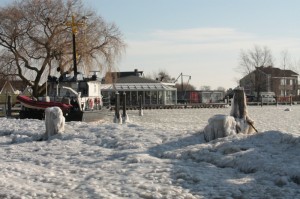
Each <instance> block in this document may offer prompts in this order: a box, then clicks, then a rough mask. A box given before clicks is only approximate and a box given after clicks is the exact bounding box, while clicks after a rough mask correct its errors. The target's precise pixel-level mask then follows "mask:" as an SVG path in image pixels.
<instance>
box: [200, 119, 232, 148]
mask: <svg viewBox="0 0 300 199" xmlns="http://www.w3.org/2000/svg"><path fill="white" fill-rule="evenodd" d="M234 134H236V121H235V119H234V117H232V116H228V115H214V116H213V117H211V118H209V120H208V125H207V126H206V127H205V128H204V139H205V141H207V142H209V141H211V140H214V139H217V138H222V137H226V136H229V135H234Z"/></svg>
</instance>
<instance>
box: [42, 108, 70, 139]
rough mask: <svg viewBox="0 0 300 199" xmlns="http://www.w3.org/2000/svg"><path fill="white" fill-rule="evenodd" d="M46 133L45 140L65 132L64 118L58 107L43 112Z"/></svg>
mask: <svg viewBox="0 0 300 199" xmlns="http://www.w3.org/2000/svg"><path fill="white" fill-rule="evenodd" d="M45 124H46V133H45V139H49V138H50V137H51V136H53V135H56V134H58V133H63V132H64V130H65V117H64V115H63V112H62V111H61V109H60V108H59V107H56V106H55V107H49V108H46V110H45Z"/></svg>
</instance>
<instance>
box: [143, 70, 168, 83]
mask: <svg viewBox="0 0 300 199" xmlns="http://www.w3.org/2000/svg"><path fill="white" fill-rule="evenodd" d="M149 77H150V79H155V80H157V81H160V82H173V81H174V78H172V77H171V76H170V74H169V73H168V72H167V71H165V70H159V71H158V72H153V74H152V77H151V76H149ZM149 77H148V78H149Z"/></svg>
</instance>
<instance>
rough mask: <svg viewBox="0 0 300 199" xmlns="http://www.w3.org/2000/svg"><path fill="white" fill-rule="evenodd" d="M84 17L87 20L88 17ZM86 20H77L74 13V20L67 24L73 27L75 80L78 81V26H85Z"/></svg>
mask: <svg viewBox="0 0 300 199" xmlns="http://www.w3.org/2000/svg"><path fill="white" fill-rule="evenodd" d="M82 19H83V20H84V21H85V20H86V19H87V17H85V16H83V17H82ZM84 24H85V22H82V21H81V22H80V21H77V22H76V20H75V16H74V15H72V21H68V22H67V23H66V25H67V26H69V27H71V28H72V46H73V67H74V80H75V81H77V73H78V72H77V60H76V54H77V53H76V34H77V32H78V27H80V26H83V25H84Z"/></svg>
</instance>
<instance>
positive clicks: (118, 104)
mask: <svg viewBox="0 0 300 199" xmlns="http://www.w3.org/2000/svg"><path fill="white" fill-rule="evenodd" d="M119 110H120V95H119V93H118V92H116V102H115V118H117V119H119V118H120V113H119Z"/></svg>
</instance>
